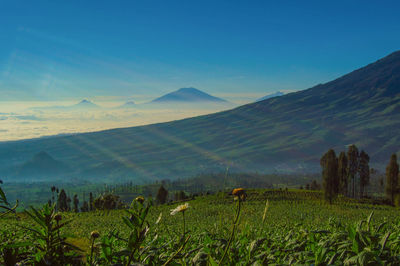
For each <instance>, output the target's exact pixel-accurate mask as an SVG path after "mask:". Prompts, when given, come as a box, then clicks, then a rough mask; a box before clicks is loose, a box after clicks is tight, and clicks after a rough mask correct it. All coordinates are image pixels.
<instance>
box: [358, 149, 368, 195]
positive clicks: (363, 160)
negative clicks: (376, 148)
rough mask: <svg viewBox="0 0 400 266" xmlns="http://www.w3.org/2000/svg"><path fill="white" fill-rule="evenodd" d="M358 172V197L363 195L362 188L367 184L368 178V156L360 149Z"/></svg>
mask: <svg viewBox="0 0 400 266" xmlns="http://www.w3.org/2000/svg"><path fill="white" fill-rule="evenodd" d="M358 173H359V176H360V197H363V196H364V189H365V187H366V186H367V185H369V179H370V170H369V156H368V154H367V153H366V152H365V151H361V153H360V161H359V165H358Z"/></svg>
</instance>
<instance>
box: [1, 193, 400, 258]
mask: <svg viewBox="0 0 400 266" xmlns="http://www.w3.org/2000/svg"><path fill="white" fill-rule="evenodd" d="M186 203H187V204H188V205H184V204H186ZM147 204H148V199H146V200H145V201H144V203H143V204H142V203H141V202H138V201H134V202H133V205H132V206H131V209H130V210H129V211H127V210H112V211H93V212H83V213H72V212H66V213H62V214H61V215H62V220H61V222H60V223H62V222H65V221H70V223H68V224H66V225H65V226H63V227H62V228H61V229H60V232H57V234H61V235H63V236H65V237H66V239H65V243H64V244H65V245H67V244H68V245H71V246H72V245H73V246H75V247H76V248H79V249H76V250H77V251H75V252H76V254H75V257H74V259H73V260H72V261H70V262H68V263H71V264H77V265H78V264H87V265H110V264H116V263H120V264H123V265H129V264H132V263H134V262H139V263H143V264H149V265H167V264H170V265H193V264H194V265H266V264H285V265H286V264H292V263H300V264H315V265H327V264H336V265H342V264H347V265H367V264H371V265H372V264H373V265H376V264H382V265H388V264H392V265H398V264H399V263H400V214H399V210H398V209H397V208H394V207H390V206H384V205H372V204H368V203H363V204H360V203H357V202H355V201H350V200H343V199H338V200H337V201H336V202H335V203H334V204H332V205H329V204H327V203H325V202H324V201H323V200H322V195H321V193H320V192H312V191H301V190H289V191H284V190H249V191H247V197H246V199H244V197H243V198H240V197H237V198H236V200H235V199H234V196H232V195H228V193H222V192H221V193H218V194H215V195H208V196H200V197H197V198H196V199H194V200H190V201H186V202H179V203H174V204H170V205H160V206H152V207H150V208H147V207H146V206H147ZM178 206H181V207H180V209H179V208H178V209H176V210H175V215H171V210H173V209H175V208H177V207H178ZM238 208H240V210H238ZM147 210H148V213H147ZM124 217H125V218H124ZM135 217H137V218H135ZM57 224H58V221H57ZM38 228H40V225H38V222H35V221H34V219H33V218H32V217H31V216H29V215H28V214H26V213H18V214H17V215H16V216H15V215H10V214H9V215H7V216H3V217H1V218H0V231H1V236H0V237H1V238H2V239H0V240H1V241H0V243H1V244H0V248H1V251H2V252H1V253H2V256H3V257H2V258H1V260H3V261H0V262H1V263H4V259H5V256H6V255H7V254H9V253H10V251H9V250H12V252H11V253H12V254H13V256H14V257H15V258H17V260H22V261H25V262H27V263H28V262H32V263H34V261H35V256H36V258H39V257H40V256H44V255H43V252H45V251H43V250H41V249H40V248H39V247H41V246H45V245H44V244H43V243H42V244H43V245H41V244H40V243H39V244H38V243H37V242H38V241H39V240H38V239H37V235H35V233H34V232H33V230H39V229H38ZM44 231H46V230H44ZM93 232H94V233H93ZM35 236H36V237H35ZM27 243H30V244H29V245H28V244H27ZM137 243H139V245H137ZM7 250H8V253H7V252H6V251H7ZM40 252H42V253H40ZM32 254H34V255H32ZM9 256H11V255H9ZM65 261H67V259H65Z"/></svg>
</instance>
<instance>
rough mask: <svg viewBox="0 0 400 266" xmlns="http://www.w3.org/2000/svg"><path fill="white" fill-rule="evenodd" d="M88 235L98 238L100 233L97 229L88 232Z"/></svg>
mask: <svg viewBox="0 0 400 266" xmlns="http://www.w3.org/2000/svg"><path fill="white" fill-rule="evenodd" d="M90 236H91V237H92V238H93V239H96V238H98V237H99V236H100V233H99V232H98V231H93V232H91V233H90Z"/></svg>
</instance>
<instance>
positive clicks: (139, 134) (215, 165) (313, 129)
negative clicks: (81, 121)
mask: <svg viewBox="0 0 400 266" xmlns="http://www.w3.org/2000/svg"><path fill="white" fill-rule="evenodd" d="M399 132H400V52H395V53H393V54H391V55H389V56H387V57H385V58H383V59H381V60H379V61H377V62H375V63H373V64H370V65H368V66H366V67H364V68H361V69H359V70H356V71H353V72H351V73H349V74H347V75H345V76H343V77H341V78H339V79H336V80H334V81H331V82H329V83H326V84H320V85H317V86H315V87H313V88H311V89H308V90H304V91H300V92H296V93H290V94H286V95H284V96H281V97H276V98H272V99H267V100H265V101H261V102H256V103H252V104H248V105H244V106H241V107H238V108H235V109H233V110H229V111H224V112H220V113H216V114H211V115H206V116H200V117H195V118H189V119H184V120H180V121H173V122H168V123H162V124H155V125H149V126H141V127H133V128H125V129H114V130H108V131H102V132H96V133H87V134H79V135H74V136H62V137H54V138H46V139H35V140H26V141H17V142H4V143H0V165H1V166H3V167H6V166H9V165H13V164H17V163H20V162H21V160H27V159H29V158H30V157H32V155H33V154H35V153H37V152H39V151H41V150H44V151H46V152H49V153H50V154H52V155H53V156H54V157H55V158H56V159H57V160H59V161H62V162H63V163H66V164H68V165H69V166H71V167H72V169H75V170H74V172H73V173H68V174H70V175H74V176H81V177H82V178H97V179H102V178H105V179H109V180H122V179H135V180H143V181H146V180H149V179H155V178H157V179H163V178H181V177H186V176H190V175H194V174H197V173H202V172H212V171H221V170H223V169H225V168H226V166H227V165H230V167H231V169H232V171H252V170H254V171H260V172H274V171H277V170H279V171H299V170H301V171H319V158H320V156H321V154H322V153H323V152H325V151H326V150H327V149H328V148H331V147H332V148H335V149H337V150H344V149H345V146H346V145H348V144H351V143H355V144H356V145H357V146H359V147H360V148H361V149H364V150H366V151H367V152H368V153H369V154H370V155H371V161H372V162H374V163H375V165H374V166H377V167H381V168H382V167H383V165H384V164H386V162H387V160H388V158H389V156H390V154H391V153H392V152H398V151H400V134H399ZM102 169H103V170H102ZM105 169H106V170H105ZM11 176H12V175H11ZM15 178H17V176H15Z"/></svg>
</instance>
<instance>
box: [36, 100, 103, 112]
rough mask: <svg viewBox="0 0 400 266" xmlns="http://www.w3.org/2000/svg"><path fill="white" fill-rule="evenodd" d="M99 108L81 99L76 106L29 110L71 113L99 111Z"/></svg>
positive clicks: (43, 107)
mask: <svg viewBox="0 0 400 266" xmlns="http://www.w3.org/2000/svg"><path fill="white" fill-rule="evenodd" d="M99 108H101V107H100V106H98V105H97V104H94V103H92V102H91V101H89V100H86V99H83V100H82V101H80V102H79V103H77V104H74V105H69V106H62V105H57V106H41V107H32V108H30V109H31V110H48V111H73V110H81V109H99Z"/></svg>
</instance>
